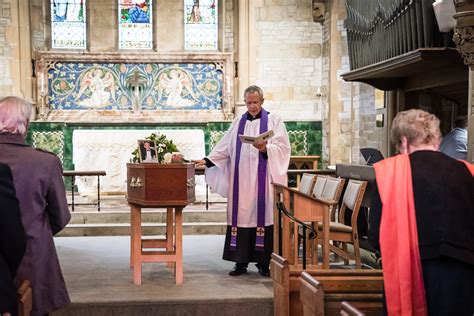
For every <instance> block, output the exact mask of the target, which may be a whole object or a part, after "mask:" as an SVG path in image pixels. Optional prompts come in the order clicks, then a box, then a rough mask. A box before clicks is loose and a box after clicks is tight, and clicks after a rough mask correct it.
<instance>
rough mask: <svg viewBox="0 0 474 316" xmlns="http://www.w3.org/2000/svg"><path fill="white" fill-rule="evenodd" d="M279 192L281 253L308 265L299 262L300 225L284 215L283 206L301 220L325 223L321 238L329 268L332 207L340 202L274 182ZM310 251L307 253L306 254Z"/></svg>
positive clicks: (276, 231) (277, 211)
mask: <svg viewBox="0 0 474 316" xmlns="http://www.w3.org/2000/svg"><path fill="white" fill-rule="evenodd" d="M273 187H274V193H275V199H274V201H275V206H274V218H275V224H276V225H275V226H274V239H273V240H274V249H275V251H277V252H278V253H279V254H281V255H283V256H284V257H285V258H288V260H289V261H290V263H291V264H292V265H301V264H306V261H304V263H303V262H301V263H300V261H299V245H300V237H302V234H300V233H299V229H298V226H299V225H300V224H299V223H297V222H296V221H295V220H293V219H291V218H289V217H287V216H282V212H280V209H279V207H280V208H281V205H283V208H284V209H285V210H286V211H288V212H289V213H290V214H292V216H293V217H295V218H296V219H297V220H299V221H300V222H303V223H316V222H321V223H322V225H321V227H323V229H322V231H321V233H320V236H319V237H320V238H321V245H322V247H321V248H322V268H323V269H328V268H329V239H328V237H329V219H330V218H329V217H330V214H331V209H332V208H333V207H334V205H336V202H334V201H324V200H318V199H316V198H314V197H312V196H310V195H307V194H304V193H302V192H300V191H299V190H296V189H294V188H289V187H287V186H284V185H281V184H276V183H273ZM306 254H307V252H306V253H305V255H306Z"/></svg>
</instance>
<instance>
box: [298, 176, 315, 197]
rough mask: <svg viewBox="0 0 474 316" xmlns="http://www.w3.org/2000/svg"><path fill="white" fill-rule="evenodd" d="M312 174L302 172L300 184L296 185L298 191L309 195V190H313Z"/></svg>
mask: <svg viewBox="0 0 474 316" xmlns="http://www.w3.org/2000/svg"><path fill="white" fill-rule="evenodd" d="M314 177H315V176H314V174H309V173H303V175H302V176H301V181H300V185H299V187H298V191H300V192H301V193H304V194H307V195H310V194H311V191H312V190H313V185H314Z"/></svg>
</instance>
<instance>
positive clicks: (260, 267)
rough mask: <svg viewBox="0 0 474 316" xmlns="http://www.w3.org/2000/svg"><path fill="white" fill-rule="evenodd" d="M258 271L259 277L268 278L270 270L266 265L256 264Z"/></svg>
mask: <svg viewBox="0 0 474 316" xmlns="http://www.w3.org/2000/svg"><path fill="white" fill-rule="evenodd" d="M255 266H256V267H257V269H258V273H260V275H261V276H264V277H269V276H270V268H269V267H268V266H269V265H268V264H263V263H257V264H256V265H255Z"/></svg>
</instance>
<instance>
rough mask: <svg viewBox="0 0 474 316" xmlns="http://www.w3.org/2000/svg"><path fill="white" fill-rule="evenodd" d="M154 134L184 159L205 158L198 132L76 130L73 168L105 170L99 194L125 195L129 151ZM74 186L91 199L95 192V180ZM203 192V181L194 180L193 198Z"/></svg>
mask: <svg viewBox="0 0 474 316" xmlns="http://www.w3.org/2000/svg"><path fill="white" fill-rule="evenodd" d="M157 132H159V133H160V134H163V135H166V137H167V138H168V139H170V140H173V143H175V144H176V146H177V147H178V150H179V151H180V152H181V154H183V156H184V158H185V159H201V158H202V157H204V156H205V155H206V154H205V142H204V132H203V131H202V130H197V129H188V130H185V129H174V130H159V131H157V130H148V129H144V130H98V129H91V130H86V129H80V130H75V131H74V132H73V134H72V144H73V153H72V160H73V164H74V167H75V169H76V170H105V172H106V173H107V176H106V177H104V178H103V179H102V180H101V183H100V185H101V191H103V192H106V193H107V192H108V193H112V192H114V193H124V192H126V191H127V186H126V179H127V168H126V164H127V163H128V162H130V159H131V158H132V151H133V150H134V149H135V148H137V146H138V143H137V141H138V140H139V139H145V138H146V137H147V136H149V135H150V134H151V133H157ZM163 181H166V179H164V180H163ZM76 184H77V189H78V191H79V193H80V194H83V195H89V194H90V195H92V194H95V193H96V192H97V179H95V178H93V177H78V178H77V180H76ZM205 189H206V188H205V183H204V179H203V177H196V195H197V196H199V197H202V196H204V195H205Z"/></svg>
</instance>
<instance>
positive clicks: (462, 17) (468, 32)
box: [453, 0, 474, 67]
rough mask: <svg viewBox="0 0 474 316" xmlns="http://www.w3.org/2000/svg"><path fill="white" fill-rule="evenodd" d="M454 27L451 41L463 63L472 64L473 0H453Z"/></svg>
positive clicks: (473, 57)
mask: <svg viewBox="0 0 474 316" xmlns="http://www.w3.org/2000/svg"><path fill="white" fill-rule="evenodd" d="M454 4H455V8H456V14H455V15H454V18H455V19H456V28H455V29H454V35H453V41H454V44H456V48H457V50H458V51H459V53H460V54H461V55H462V57H463V59H464V64H466V65H468V66H469V67H472V66H474V0H455V1H454Z"/></svg>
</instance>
